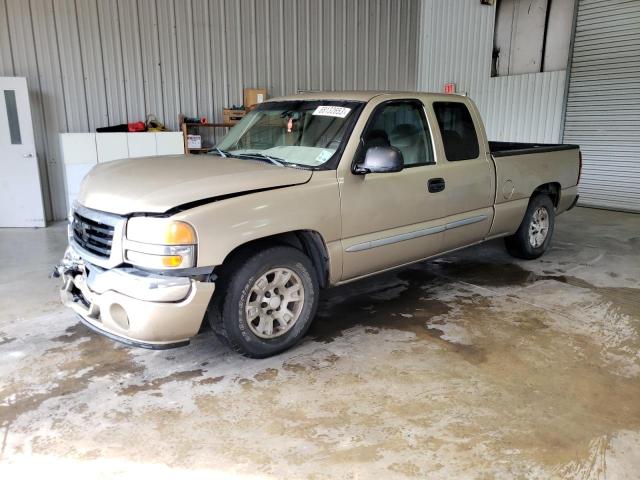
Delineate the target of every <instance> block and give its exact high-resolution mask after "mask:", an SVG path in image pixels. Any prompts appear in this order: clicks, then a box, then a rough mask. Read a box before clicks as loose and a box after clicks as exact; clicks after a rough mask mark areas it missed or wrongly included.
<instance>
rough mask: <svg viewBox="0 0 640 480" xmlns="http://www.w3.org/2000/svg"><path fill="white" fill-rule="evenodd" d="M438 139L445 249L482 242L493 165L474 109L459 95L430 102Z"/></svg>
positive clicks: (488, 213)
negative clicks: (442, 183)
mask: <svg viewBox="0 0 640 480" xmlns="http://www.w3.org/2000/svg"><path fill="white" fill-rule="evenodd" d="M430 107H431V109H429V111H428V114H429V116H430V118H432V119H434V122H433V123H434V124H435V125H436V126H437V129H438V133H439V135H436V137H437V142H436V143H437V151H438V160H439V166H438V176H440V177H441V178H442V180H443V182H444V190H443V192H442V193H443V195H441V196H439V197H437V201H438V208H439V209H440V211H441V212H442V213H443V214H444V217H445V218H444V219H443V222H442V223H443V224H444V225H445V232H444V238H443V251H447V250H453V249H456V248H459V247H463V246H466V245H470V244H472V243H475V242H478V241H480V240H483V239H484V238H485V237H486V236H487V234H488V232H489V230H490V228H491V222H492V221H493V201H494V197H495V166H494V164H493V160H492V159H491V156H490V153H489V152H488V151H487V150H488V148H487V142H486V139H485V138H484V128H483V126H482V123H481V120H480V118H479V115H478V114H477V111H476V110H475V109H470V108H469V106H468V105H467V104H466V102H465V99H464V98H463V97H459V98H457V97H455V96H450V97H449V96H447V97H446V100H436V101H433V102H431V105H430Z"/></svg>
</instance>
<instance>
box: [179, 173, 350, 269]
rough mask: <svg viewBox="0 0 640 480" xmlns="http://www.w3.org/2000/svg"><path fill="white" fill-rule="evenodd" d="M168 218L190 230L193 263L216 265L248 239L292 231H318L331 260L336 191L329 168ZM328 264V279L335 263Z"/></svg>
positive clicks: (335, 245) (337, 224)
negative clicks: (192, 233)
mask: <svg viewBox="0 0 640 480" xmlns="http://www.w3.org/2000/svg"><path fill="white" fill-rule="evenodd" d="M173 218H175V219H176V220H183V221H186V222H189V223H190V224H191V225H193V226H194V228H195V229H196V233H197V236H198V260H197V263H198V266H199V267H205V266H217V265H221V264H222V263H223V262H224V260H225V258H227V256H228V255H229V253H231V252H232V251H233V250H235V249H236V248H238V247H240V246H242V245H244V244H246V243H249V242H251V241H254V240H259V239H261V238H266V237H270V236H273V235H278V234H282V233H286V232H292V231H297V230H314V231H316V232H318V233H319V234H320V235H321V236H322V238H323V239H324V241H325V243H326V247H327V251H328V252H329V256H330V258H331V260H330V262H331V263H333V260H335V257H336V255H337V254H338V253H339V252H340V248H339V246H340V238H341V220H340V192H339V189H338V182H337V178H336V172H335V171H333V170H327V171H318V172H314V174H313V176H312V178H311V180H310V181H309V182H307V183H305V184H302V185H295V186H291V187H286V188H279V189H275V190H268V191H263V192H255V193H250V194H247V195H240V196H237V197H233V198H227V199H224V200H219V201H212V202H211V203H208V204H205V205H200V206H197V207H195V208H192V209H189V210H185V211H182V212H180V213H177V214H175V215H174V216H173ZM340 258H341V257H340ZM330 267H331V268H330V270H331V278H332V279H333V278H335V275H336V271H337V270H338V268H337V265H335V264H332V265H331V266H330Z"/></svg>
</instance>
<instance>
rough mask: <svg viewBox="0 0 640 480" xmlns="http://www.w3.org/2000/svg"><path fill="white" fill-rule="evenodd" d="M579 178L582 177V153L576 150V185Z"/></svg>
mask: <svg viewBox="0 0 640 480" xmlns="http://www.w3.org/2000/svg"><path fill="white" fill-rule="evenodd" d="M581 176H582V152H581V151H580V150H578V183H580V177H581Z"/></svg>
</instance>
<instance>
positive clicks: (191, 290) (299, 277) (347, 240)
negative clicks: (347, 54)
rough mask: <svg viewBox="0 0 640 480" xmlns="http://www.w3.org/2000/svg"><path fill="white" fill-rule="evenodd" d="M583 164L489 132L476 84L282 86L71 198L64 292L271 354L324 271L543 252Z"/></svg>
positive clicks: (341, 273) (313, 299) (286, 339)
mask: <svg viewBox="0 0 640 480" xmlns="http://www.w3.org/2000/svg"><path fill="white" fill-rule="evenodd" d="M580 169H581V159H580V152H579V148H578V147H577V146H575V145H537V144H521V143H500V142H489V141H488V140H487V137H486V134H485V129H484V127H483V124H482V121H481V118H480V115H479V113H478V110H477V108H476V106H475V105H474V103H473V102H472V101H471V100H469V99H468V98H466V97H463V96H458V95H440V94H430V93H391V92H331V93H326V92H325V93H308V94H302V95H295V96H290V97H284V98H278V99H273V100H269V101H268V102H265V103H263V104H261V105H260V106H259V107H258V108H256V109H255V110H253V111H251V112H250V113H248V114H247V115H246V117H245V118H244V119H243V120H242V121H241V122H240V123H238V124H237V125H236V126H234V127H233V128H232V129H231V130H230V131H229V133H228V134H227V136H226V137H225V138H224V139H223V140H222V142H221V143H219V144H218V145H217V147H216V148H214V149H212V150H211V152H209V154H201V155H187V156H182V155H179V156H165V157H153V158H141V159H127V160H119V161H114V162H110V163H104V164H99V165H97V166H96V167H95V168H94V169H93V170H92V171H91V172H90V173H89V174H88V175H87V176H86V178H85V179H84V181H83V183H82V186H81V190H80V194H79V197H78V199H77V202H76V204H75V205H74V206H73V209H72V212H71V213H70V218H69V220H70V223H69V247H68V249H67V251H66V253H65V255H64V258H63V260H62V262H61V263H60V265H58V266H57V269H56V273H58V274H59V275H60V276H61V277H62V280H63V287H62V290H61V296H62V300H63V302H64V303H65V304H66V305H68V306H69V307H71V308H72V309H73V310H74V311H75V312H77V313H78V314H79V316H80V317H81V319H82V321H83V322H84V323H85V324H86V325H87V326H88V327H89V328H91V329H94V330H96V331H98V332H100V333H102V334H104V335H107V336H109V337H112V338H114V339H117V340H120V341H123V342H125V343H128V344H130V345H137V346H142V347H147V348H168V347H172V346H177V345H183V344H186V343H188V342H189V339H190V338H191V337H193V336H194V335H196V334H197V333H198V331H199V330H200V328H201V325H202V323H203V321H208V322H209V324H210V325H211V327H212V328H213V330H214V331H215V332H216V334H217V335H218V336H219V337H220V338H221V339H222V340H223V341H224V342H226V343H227V344H228V345H230V346H231V347H232V348H233V349H235V350H236V351H238V352H240V353H242V354H244V355H247V356H251V357H266V356H269V355H273V354H275V353H278V352H280V351H282V350H284V349H287V348H289V347H291V346H292V345H294V344H295V343H296V342H298V341H299V340H300V339H301V337H303V336H304V335H305V332H306V331H307V329H308V328H309V325H310V323H311V321H312V320H313V317H314V315H315V311H316V306H317V304H318V296H319V294H320V290H321V289H322V288H326V287H329V286H334V285H340V284H343V283H346V282H351V281H354V280H357V279H360V278H363V277H366V276H369V275H373V274H376V273H378V272H383V271H385V270H389V269H393V268H397V267H400V266H403V265H408V264H411V263H414V262H419V261H421V260H425V259H428V258H433V257H435V256H438V255H442V254H445V253H447V252H452V251H454V250H457V249H460V248H464V247H467V246H469V245H474V244H477V243H479V242H483V241H485V240H488V239H492V238H497V237H504V240H505V244H506V247H507V250H508V251H509V252H510V253H511V254H512V255H514V256H516V257H520V258H525V259H533V258H536V257H539V256H540V255H542V254H543V253H544V252H545V250H547V248H548V247H549V242H550V241H551V236H552V234H553V228H554V222H555V219H556V216H557V215H558V214H560V213H562V212H564V211H566V210H568V209H570V208H571V207H573V205H574V204H575V203H576V200H577V198H578V195H577V188H578V187H577V185H578V181H579V178H580Z"/></svg>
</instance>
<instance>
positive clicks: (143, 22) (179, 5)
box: [0, 0, 420, 219]
mask: <svg viewBox="0 0 640 480" xmlns="http://www.w3.org/2000/svg"><path fill="white" fill-rule="evenodd" d="M419 9H420V3H419V0H0V76H25V77H27V81H28V84H29V89H30V96H31V100H32V101H31V103H32V113H33V119H34V127H35V131H36V144H37V151H38V156H39V158H40V161H41V174H42V178H43V179H45V182H44V183H45V185H44V187H45V192H44V193H45V195H44V196H45V198H46V199H47V200H48V201H47V202H46V203H47V205H46V207H47V217H48V218H56V219H60V218H64V217H65V215H66V204H65V198H66V195H65V191H64V178H63V172H62V166H61V164H60V160H59V145H58V133H60V132H87V131H93V130H94V129H95V128H96V127H100V126H105V125H109V124H118V123H123V122H126V121H135V120H143V119H144V118H145V115H146V114H148V113H154V114H155V115H157V116H158V118H160V119H162V120H163V121H164V122H165V123H166V124H167V126H168V127H170V128H173V129H175V128H177V126H178V125H177V120H178V114H179V113H185V114H188V115H200V116H207V117H208V118H215V119H217V120H220V119H221V118H220V115H221V110H222V108H223V107H224V106H229V105H231V104H239V103H242V88H243V87H256V86H264V87H267V88H268V89H269V94H270V95H271V96H277V95H281V94H289V93H295V92H296V91H298V90H320V89H325V90H334V89H335V90H341V89H391V90H413V89H415V78H416V59H417V41H416V38H417V31H418V21H419V14H418V12H419Z"/></svg>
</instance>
